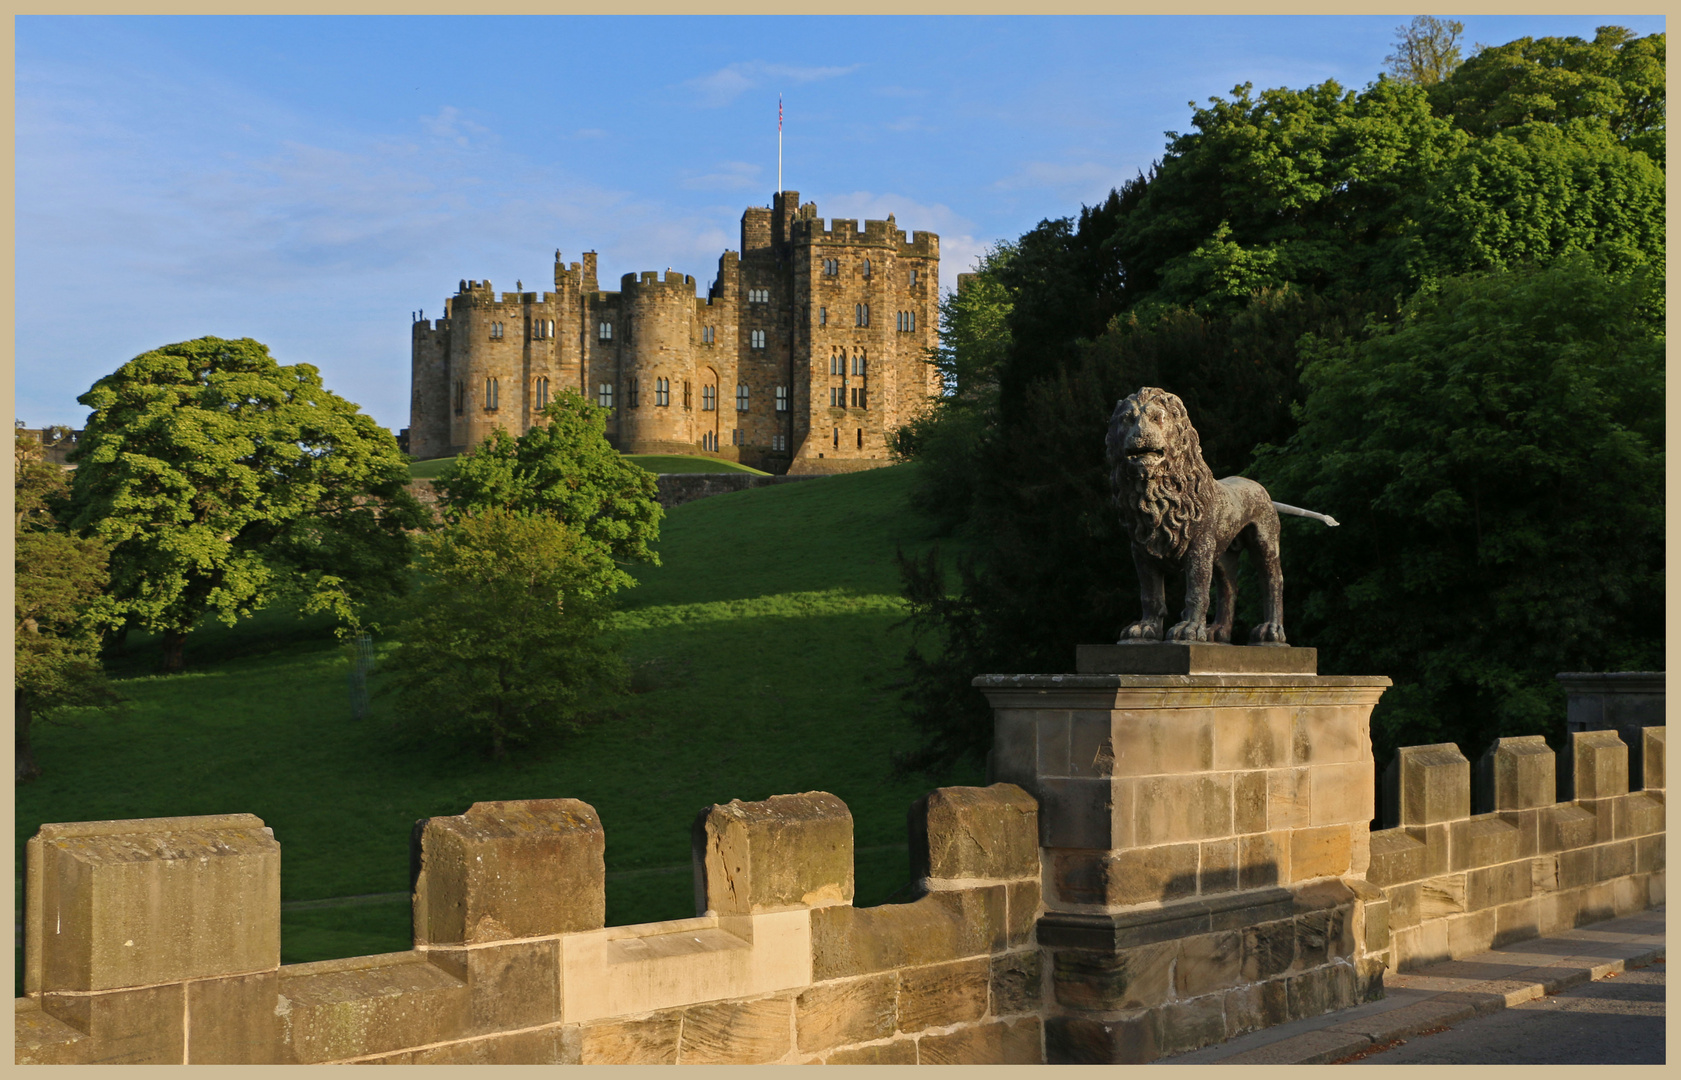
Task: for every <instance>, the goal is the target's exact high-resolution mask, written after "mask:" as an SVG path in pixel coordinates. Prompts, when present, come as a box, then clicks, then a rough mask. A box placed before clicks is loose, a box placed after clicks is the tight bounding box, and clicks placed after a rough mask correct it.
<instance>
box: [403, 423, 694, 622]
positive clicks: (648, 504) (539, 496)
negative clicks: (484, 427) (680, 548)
mask: <svg viewBox="0 0 1681 1080" xmlns="http://www.w3.org/2000/svg"><path fill="white" fill-rule="evenodd" d="M607 411H608V410H606V409H604V408H602V407H600V406H598V405H596V404H595V403H593V402H591V401H588V400H587V399H585V398H584V397H583V396H582V395H580V394H578V393H577V392H576V391H574V390H562V391H561V392H560V393H559V394H557V395H556V396H555V398H554V400H553V401H551V402H550V403H549V406H548V408H546V409H544V410H543V413H542V416H541V420H542V422H541V423H538V424H535V425H533V426H532V428H531V429H530V430H529V431H527V432H526V433H525V434H524V435H521V436H519V437H518V438H515V437H514V436H512V435H509V434H508V433H507V432H506V431H503V430H501V429H498V430H497V431H496V432H495V433H494V434H492V435H491V436H490V437H489V438H487V439H485V441H484V442H483V443H481V444H480V445H479V446H478V447H477V448H476V449H474V450H473V451H472V452H471V453H468V454H463V455H462V456H460V457H459V458H457V459H456V461H455V464H454V465H453V466H452V467H450V468H447V469H445V470H444V472H443V474H442V475H440V476H439V477H438V479H437V481H436V486H437V488H438V491H439V495H440V501H441V502H442V503H443V506H444V508H445V513H446V516H448V517H449V518H450V519H451V520H460V519H461V518H462V517H464V516H467V515H471V514H477V513H482V512H484V511H486V510H491V509H503V510H514V511H520V512H526V513H543V514H552V515H554V516H555V517H556V518H558V519H559V520H560V521H562V522H564V523H565V524H566V525H567V526H568V527H569V528H570V529H571V530H572V532H573V533H574V534H575V535H576V536H577V537H578V539H579V540H580V541H581V542H582V545H581V547H580V550H581V551H585V553H586V555H587V557H589V558H590V559H592V560H593V562H594V564H595V565H596V566H597V567H598V568H599V570H600V573H599V575H598V576H597V577H596V578H595V580H596V582H597V583H598V585H595V586H591V587H592V588H596V587H599V588H600V589H602V590H604V591H606V592H612V591H615V590H617V589H620V588H626V587H628V586H631V585H634V584H635V579H634V578H632V577H631V576H630V575H629V574H628V573H627V572H626V571H625V570H624V569H623V568H622V567H620V566H618V565H615V564H616V563H632V562H645V563H651V564H652V565H654V566H658V565H659V555H658V554H657V553H656V552H655V551H654V549H653V548H652V547H651V546H650V545H651V544H653V543H654V542H655V541H656V540H658V539H659V534H660V518H661V517H662V515H663V511H662V510H661V509H660V504H659V500H658V494H659V485H658V484H657V483H656V482H655V480H654V475H653V474H652V473H650V472H648V471H647V470H645V469H641V468H638V467H637V466H636V465H634V464H632V463H631V462H629V461H627V460H625V458H624V457H623V456H622V455H620V454H619V452H618V451H617V450H614V449H613V447H612V446H611V445H610V444H609V443H608V442H607V436H606V429H607Z"/></svg>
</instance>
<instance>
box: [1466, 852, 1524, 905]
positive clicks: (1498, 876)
mask: <svg viewBox="0 0 1681 1080" xmlns="http://www.w3.org/2000/svg"><path fill="white" fill-rule="evenodd" d="M1533 886H1534V882H1533V876H1532V873H1531V870H1530V865H1529V861H1528V860H1527V859H1524V860H1520V861H1517V862H1508V863H1500V864H1498V865H1496V866H1484V867H1479V868H1477V869H1475V870H1469V871H1467V872H1466V874H1465V909H1466V910H1467V911H1480V910H1482V909H1483V908H1489V907H1498V906H1500V905H1501V904H1510V903H1512V902H1513V901H1516V900H1527V899H1529V896H1530V892H1531V889H1532V888H1533Z"/></svg>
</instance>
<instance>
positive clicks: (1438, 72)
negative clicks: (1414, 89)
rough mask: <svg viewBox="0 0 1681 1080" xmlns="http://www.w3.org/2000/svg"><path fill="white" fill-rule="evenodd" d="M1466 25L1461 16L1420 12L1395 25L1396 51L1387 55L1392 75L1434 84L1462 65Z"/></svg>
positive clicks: (1424, 83)
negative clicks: (1461, 39)
mask: <svg viewBox="0 0 1681 1080" xmlns="http://www.w3.org/2000/svg"><path fill="white" fill-rule="evenodd" d="M1464 32H1465V24H1464V23H1462V22H1460V21H1459V20H1457V19H1438V18H1436V17H1435V16H1433V15H1418V16H1415V17H1414V18H1413V21H1412V22H1410V23H1408V24H1407V25H1405V26H1397V27H1396V28H1395V51H1394V52H1393V53H1391V54H1390V55H1388V56H1386V57H1384V58H1383V62H1384V63H1386V64H1388V65H1389V69H1388V70H1389V74H1390V75H1392V76H1393V77H1394V78H1396V79H1399V80H1400V81H1401V82H1410V83H1417V84H1418V85H1419V86H1434V85H1435V84H1436V83H1439V82H1441V81H1442V80H1443V79H1445V78H1447V77H1448V76H1449V75H1450V74H1452V73H1453V69H1454V68H1456V67H1458V66H1459V60H1460V54H1459V35H1460V34H1463V33H1464Z"/></svg>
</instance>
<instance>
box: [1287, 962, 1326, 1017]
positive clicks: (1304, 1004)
mask: <svg viewBox="0 0 1681 1080" xmlns="http://www.w3.org/2000/svg"><path fill="white" fill-rule="evenodd" d="M1284 986H1285V992H1286V994H1287V995H1288V999H1287V1000H1288V1006H1287V1007H1288V1009H1289V1014H1290V1019H1292V1020H1306V1019H1308V1018H1310V1017H1314V1016H1323V1015H1324V1014H1326V1013H1328V1012H1330V1011H1331V1010H1332V1009H1334V1008H1335V1007H1336V1005H1335V1001H1336V991H1335V988H1334V987H1333V986H1332V985H1331V971H1330V969H1329V968H1325V967H1317V968H1313V969H1311V970H1308V971H1304V972H1302V973H1301V974H1300V975H1292V976H1290V977H1289V978H1288V979H1285V980H1284Z"/></svg>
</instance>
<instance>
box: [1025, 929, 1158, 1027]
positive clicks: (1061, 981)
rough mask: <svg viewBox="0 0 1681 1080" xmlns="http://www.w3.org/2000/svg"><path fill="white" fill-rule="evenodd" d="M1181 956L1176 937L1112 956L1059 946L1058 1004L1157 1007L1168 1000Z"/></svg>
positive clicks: (1055, 971) (1055, 964) (1054, 963)
mask: <svg viewBox="0 0 1681 1080" xmlns="http://www.w3.org/2000/svg"><path fill="white" fill-rule="evenodd" d="M1178 955H1179V947H1178V943H1177V942H1172V941H1164V942H1159V943H1157V944H1154V945H1140V946H1138V947H1136V948H1132V949H1122V950H1120V951H1119V952H1116V953H1108V954H1105V953H1100V952H1085V951H1079V950H1073V949H1056V950H1053V951H1052V953H1051V986H1052V988H1053V992H1054V994H1055V996H1056V1000H1057V1002H1058V1003H1059V1004H1062V1005H1066V1006H1068V1007H1069V1008H1071V1009H1091V1010H1103V1011H1112V1010H1116V1009H1146V1008H1154V1007H1155V1006H1157V1005H1160V1004H1161V1003H1162V1002H1164V1001H1166V1000H1167V997H1168V990H1169V987H1170V985H1171V978H1172V967H1173V961H1174V960H1175V958H1177V956H1178Z"/></svg>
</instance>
